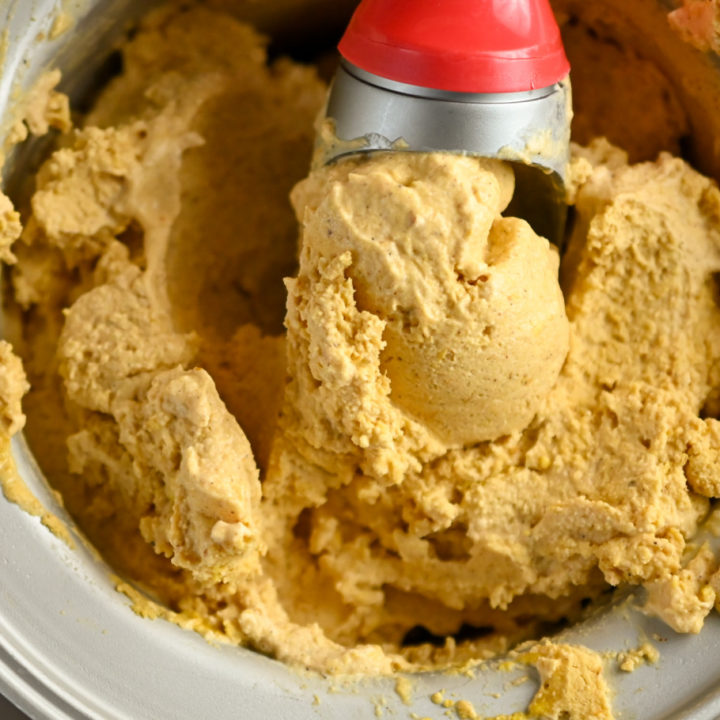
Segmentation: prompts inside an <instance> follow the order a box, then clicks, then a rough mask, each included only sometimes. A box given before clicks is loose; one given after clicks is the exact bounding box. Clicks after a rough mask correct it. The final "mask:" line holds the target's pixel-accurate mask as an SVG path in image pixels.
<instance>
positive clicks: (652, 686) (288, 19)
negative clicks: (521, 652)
mask: <svg viewBox="0 0 720 720" xmlns="http://www.w3.org/2000/svg"><path fill="white" fill-rule="evenodd" d="M310 4H312V5H313V6H317V8H316V9H317V10H322V16H323V17H325V18H326V25H325V27H324V28H321V30H322V32H326V33H330V32H335V31H336V30H337V29H338V28H339V27H340V26H341V24H342V22H343V19H344V18H345V17H346V16H347V9H348V5H349V3H347V2H346V3H338V2H333V0H326V1H324V2H323V0H310V1H309V2H305V3H300V2H293V1H292V0H284V1H283V2H280V1H278V2H276V3H273V4H272V5H270V4H269V3H251V2H248V3H247V7H248V11H249V14H253V13H254V15H255V19H256V20H257V22H258V23H259V24H260V25H261V26H263V27H264V28H265V29H268V30H272V31H273V32H274V33H275V34H276V36H277V37H280V38H281V40H282V38H283V37H285V38H286V41H287V38H292V37H293V36H295V37H297V34H296V33H293V32H290V33H289V34H286V35H284V34H283V32H284V30H286V29H289V30H291V31H292V30H293V29H296V23H297V20H298V17H301V16H302V17H305V18H308V17H313V18H316V17H318V16H319V14H320V13H318V12H312V13H308V12H303V13H300V15H299V14H298V8H300V6H301V5H302V7H303V8H305V9H307V6H308V5H310ZM350 4H351V3H350ZM149 5H150V3H148V2H142V0H140V1H137V2H133V1H132V0H110V1H109V2H103V3H99V2H93V1H92V0H77V1H75V2H72V1H70V2H68V1H67V0H66V2H65V3H63V6H64V8H65V9H66V10H67V11H69V12H70V13H71V14H72V15H73V16H74V17H76V18H78V22H77V23H76V24H75V26H74V27H73V29H72V30H70V31H69V32H67V33H65V34H64V35H61V36H60V37H59V38H58V39H57V40H55V41H53V42H51V43H47V42H45V43H38V42H37V40H36V37H37V35H38V33H39V32H40V31H46V32H47V30H48V29H49V26H50V24H51V22H52V14H53V13H54V12H55V11H57V9H58V6H59V3H58V2H56V1H55V0H36V1H35V0H15V1H14V2H13V1H10V2H0V24H4V25H5V26H6V27H8V30H9V33H8V45H7V55H6V59H5V66H4V71H3V73H2V77H1V79H0V110H3V111H4V110H5V109H7V108H8V105H9V102H10V98H11V95H12V92H13V84H14V82H15V81H17V80H19V81H20V84H21V85H24V86H28V85H29V84H30V82H31V81H32V79H33V78H34V77H36V76H37V75H38V73H39V72H40V71H41V70H42V69H43V68H44V67H46V66H47V64H48V63H50V62H51V60H52V62H53V64H55V65H57V66H59V67H60V68H61V69H63V70H64V71H65V74H66V81H65V84H64V86H63V89H65V90H67V91H68V92H70V94H71V95H72V96H73V97H75V98H80V97H82V95H83V94H84V93H85V92H86V91H87V88H90V87H92V85H93V78H94V74H96V68H97V67H98V66H99V64H100V60H101V59H102V57H103V56H106V55H107V54H108V53H109V51H110V48H111V40H112V39H113V38H114V37H117V36H118V35H119V33H120V32H121V31H122V29H123V28H124V27H125V25H126V22H127V21H129V20H132V19H133V18H135V17H137V16H138V15H139V14H140V12H143V11H145V10H147V8H148V7H149ZM301 37H303V38H309V40H308V42H310V41H312V42H314V41H315V40H316V36H313V35H311V34H310V30H309V29H308V31H307V34H305V35H302V34H301ZM32 156H33V153H32V151H31V150H27V149H23V150H21V152H20V153H18V154H17V155H16V156H15V157H14V158H11V162H10V163H9V170H8V176H9V177H10V178H11V179H12V173H13V170H14V169H15V170H18V169H21V168H22V167H23V165H24V164H26V163H27V162H29V161H30V159H31V158H32ZM13 449H14V454H15V457H16V460H17V463H18V468H19V471H20V473H21V475H22V476H23V478H24V479H25V480H26V482H27V484H28V486H29V488H30V489H31V490H32V491H33V492H34V493H35V494H36V495H37V497H38V498H39V499H40V500H41V501H42V503H43V504H44V505H45V506H46V507H47V508H48V509H49V510H50V511H52V512H53V513H55V514H57V515H58V516H60V517H61V518H65V519H66V520H67V521H68V523H69V524H70V525H71V522H70V520H69V518H67V517H66V516H65V514H64V511H63V510H62V508H61V507H60V506H59V505H58V503H57V502H56V500H55V498H54V497H53V495H52V493H51V492H50V491H49V489H48V487H47V485H46V484H45V481H44V479H43V477H42V475H41V473H40V471H39V468H38V467H37V465H36V464H35V462H34V460H33V458H32V456H31V454H30V452H29V450H28V448H27V445H26V444H25V443H24V441H23V439H22V438H16V439H15V440H14V442H13ZM646 638H651V639H652V638H655V639H653V640H652V641H653V643H654V644H656V645H657V647H658V648H659V650H660V652H661V657H660V661H659V663H658V665H657V666H643V667H641V668H639V669H638V670H637V671H636V672H634V673H632V674H625V673H614V672H612V671H610V672H609V674H610V681H611V684H612V686H613V688H614V690H615V693H616V694H615V699H614V707H615V709H616V711H617V712H618V714H619V716H620V717H621V718H627V720H669V719H670V718H674V719H676V720H680V719H684V720H715V719H716V718H719V717H720V616H718V615H717V614H715V613H714V614H712V615H711V617H710V618H708V620H707V622H706V626H705V629H704V630H703V632H702V633H701V634H700V635H698V636H683V635H677V634H675V633H673V632H672V631H670V630H669V629H668V628H667V627H665V626H664V625H663V624H662V623H661V622H659V621H656V620H652V619H649V618H646V617H644V616H642V615H641V614H639V613H638V612H637V611H635V610H633V609H632V608H631V607H629V606H623V607H621V608H619V609H617V610H615V611H612V612H603V613H600V614H599V615H598V616H596V617H595V618H593V619H591V620H589V621H587V622H585V623H583V624H582V625H579V626H576V627H574V628H572V629H570V630H568V631H566V632H564V633H562V635H561V639H562V640H563V641H567V642H577V643H582V644H584V645H586V646H588V647H591V648H594V649H597V650H601V651H602V650H615V651H617V650H622V649H629V648H633V647H636V646H637V645H638V644H639V643H640V642H642V641H643V640H644V639H646ZM658 638H661V640H658ZM522 675H523V673H522V672H520V671H512V672H502V671H501V670H500V669H499V667H498V663H496V662H494V663H489V664H487V665H486V666H484V667H483V668H482V669H481V670H479V671H478V673H477V676H476V677H474V678H471V677H468V676H465V675H462V674H454V675H441V674H435V673H426V674H421V675H417V676H411V682H412V683H413V698H414V701H413V703H412V705H411V706H406V705H404V704H403V703H402V701H401V700H400V698H399V696H398V695H397V694H396V693H395V692H394V686H395V680H394V679H392V678H384V679H372V680H365V681H362V682H360V683H357V684H355V685H354V686H343V685H341V684H339V683H337V682H334V681H333V680H332V679H323V678H320V677H317V676H310V675H301V674H298V673H296V672H295V671H293V670H290V669H289V668H287V667H286V666H285V665H283V664H282V663H279V662H277V661H274V660H271V659H269V658H266V657H263V656H261V655H259V654H257V653H254V652H251V651H248V650H245V649H242V648H235V647H231V646H222V645H220V646H211V645H210V644H208V643H207V642H205V641H204V640H203V639H202V638H200V637H199V636H198V635H196V634H194V633H192V632H188V631H185V630H181V629H180V628H178V627H176V626H175V625H173V624H171V623H168V622H165V621H162V620H155V621H151V620H147V619H142V618H139V617H137V616H136V615H135V614H134V613H133V612H132V611H131V609H130V605H129V601H128V600H127V598H126V597H125V596H123V595H121V594H120V593H118V592H117V591H116V590H115V583H114V580H113V578H112V575H111V573H110V571H109V569H108V568H107V566H105V565H104V564H103V563H102V562H101V561H99V560H98V559H97V558H96V557H95V556H94V555H93V553H92V552H91V551H90V550H88V549H87V548H86V547H85V546H84V545H83V544H82V543H77V544H76V547H75V549H71V548H70V547H68V545H66V544H65V543H64V542H63V541H62V540H60V539H59V538H57V537H56V536H54V535H52V534H51V533H50V532H49V531H48V530H47V529H46V528H45V527H44V526H42V525H41V523H40V521H39V520H38V518H36V517H32V516H30V515H28V514H26V513H25V512H24V511H23V510H21V509H20V508H19V507H17V506H16V505H13V504H11V503H9V502H7V501H6V500H5V499H4V498H2V497H0V691H2V692H3V693H4V694H5V695H7V696H8V697H9V698H10V699H11V700H12V701H13V702H15V703H16V704H17V705H18V706H19V707H20V708H21V709H23V710H24V711H25V712H26V713H28V714H29V715H30V716H31V717H32V718H35V719H36V720H40V719H43V720H45V719H47V720H69V719H71V718H72V719H73V720H75V719H79V718H83V719H85V718H93V719H100V718H102V719H108V720H110V719H112V720H198V719H199V718H213V719H214V720H231V719H232V720H237V719H239V718H243V719H247V720H253V719H254V718H266V717H276V718H294V719H296V720H304V719H308V720H309V719H311V718H347V719H348V720H350V719H351V718H368V717H373V716H374V715H375V708H376V707H377V708H382V711H383V715H384V714H385V713H387V715H388V716H390V717H399V718H402V717H409V716H410V713H411V712H414V713H417V715H418V716H420V717H423V716H430V717H440V716H441V715H442V712H443V710H442V709H441V708H440V707H438V706H437V705H434V704H432V703H431V701H430V700H429V696H430V695H431V694H432V693H434V692H436V691H438V690H441V689H443V690H444V691H445V694H446V696H447V697H454V698H455V699H465V700H469V701H471V702H472V703H473V704H474V706H475V709H476V710H477V712H478V713H480V714H484V715H494V714H498V713H509V712H514V711H517V710H523V709H525V708H526V707H527V703H528V701H529V700H530V698H531V697H532V695H533V693H534V691H535V687H536V685H535V683H534V682H533V681H531V682H525V683H522V684H518V685H514V686H513V685H512V681H513V680H515V679H517V678H518V677H521V676H522ZM496 693H497V694H499V697H497V698H495V697H492V695H493V694H496Z"/></svg>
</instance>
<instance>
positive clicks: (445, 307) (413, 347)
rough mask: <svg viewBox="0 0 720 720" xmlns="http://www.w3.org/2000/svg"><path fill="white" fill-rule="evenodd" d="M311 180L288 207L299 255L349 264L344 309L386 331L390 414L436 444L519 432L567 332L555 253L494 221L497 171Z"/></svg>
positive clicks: (417, 158) (438, 161)
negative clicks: (297, 231)
mask: <svg viewBox="0 0 720 720" xmlns="http://www.w3.org/2000/svg"><path fill="white" fill-rule="evenodd" d="M327 173H329V174H330V176H331V177H330V178H328V177H327ZM319 175H320V177H319V179H318V180H317V181H316V182H313V183H310V184H309V185H307V186H306V187H305V189H304V190H303V194H304V196H303V197H300V198H298V197H296V201H297V200H299V201H300V204H301V205H304V206H305V207H306V210H307V212H306V215H305V238H304V239H305V243H312V244H313V245H314V246H315V250H316V251H317V252H318V254H319V256H323V257H335V256H338V255H340V254H342V253H344V252H348V251H349V252H350V253H351V255H352V263H351V265H350V267H349V268H348V269H347V275H348V276H349V277H350V278H351V280H352V283H353V286H354V289H355V302H356V305H357V307H358V309H360V310H361V311H367V312H370V313H372V314H373V315H375V316H377V317H379V318H380V319H381V320H382V321H384V323H385V328H384V332H383V341H384V343H385V347H384V349H383V351H382V355H381V364H382V369H383V371H384V373H385V374H386V375H387V376H388V377H389V378H390V382H391V400H392V402H393V403H394V404H395V405H396V406H397V407H398V408H400V409H401V410H403V411H404V412H406V413H407V414H409V415H410V416H411V417H412V418H413V419H414V420H417V421H420V422H421V423H422V424H424V425H425V426H426V427H427V428H428V429H429V430H430V431H431V432H432V433H433V434H435V435H436V436H437V437H438V438H439V439H440V440H441V441H442V442H444V443H448V444H449V445H467V444H471V443H475V442H479V441H483V440H491V439H494V438H497V437H499V436H501V435H504V434H507V433H510V432H512V431H515V430H520V429H522V428H524V427H525V426H526V425H527V424H528V423H529V422H530V421H531V419H532V417H533V415H534V414H535V412H536V410H537V408H538V405H539V403H540V402H541V400H542V399H543V398H544V397H545V395H546V394H547V392H548V391H549V390H550V388H551V387H552V385H553V384H554V382H555V380H556V379H557V377H558V374H559V372H560V368H561V367H562V364H563V361H564V359H565V355H566V353H567V349H568V322H567V318H566V316H565V305H564V301H563V296H562V293H561V291H560V287H559V284H558V279H557V276H558V254H557V252H556V251H555V249H554V248H553V247H552V246H551V245H550V243H548V241H547V240H545V239H544V238H541V237H539V236H537V235H536V234H535V233H534V232H533V230H532V229H531V228H530V226H529V225H528V224H527V223H526V222H524V221H522V220H519V219H517V218H503V217H501V215H500V213H501V212H502V210H504V208H505V207H506V206H507V204H508V202H509V199H510V198H511V196H512V191H513V175H512V170H511V169H510V168H509V166H507V165H505V164H503V163H501V162H499V161H493V160H485V159H480V158H468V157H457V156H452V155H440V154H415V153H395V154H388V155H385V156H380V157H373V158H371V159H367V160H364V161H363V160H356V161H352V162H351V163H349V164H348V163H344V164H342V165H341V166H339V167H336V168H333V169H330V170H327V171H325V173H322V172H321V173H319ZM323 188H324V191H323Z"/></svg>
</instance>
